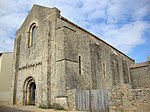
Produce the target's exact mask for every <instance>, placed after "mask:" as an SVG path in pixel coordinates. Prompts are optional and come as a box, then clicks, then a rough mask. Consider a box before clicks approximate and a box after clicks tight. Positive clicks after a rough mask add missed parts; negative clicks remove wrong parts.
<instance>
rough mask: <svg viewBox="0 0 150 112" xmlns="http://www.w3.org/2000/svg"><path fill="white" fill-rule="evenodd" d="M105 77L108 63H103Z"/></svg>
mask: <svg viewBox="0 0 150 112" xmlns="http://www.w3.org/2000/svg"><path fill="white" fill-rule="evenodd" d="M103 75H104V78H105V77H106V63H103Z"/></svg>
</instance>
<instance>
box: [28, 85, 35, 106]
mask: <svg viewBox="0 0 150 112" xmlns="http://www.w3.org/2000/svg"><path fill="white" fill-rule="evenodd" d="M35 90H36V86H35V83H34V82H32V83H31V84H30V86H29V95H28V96H27V97H29V105H35Z"/></svg>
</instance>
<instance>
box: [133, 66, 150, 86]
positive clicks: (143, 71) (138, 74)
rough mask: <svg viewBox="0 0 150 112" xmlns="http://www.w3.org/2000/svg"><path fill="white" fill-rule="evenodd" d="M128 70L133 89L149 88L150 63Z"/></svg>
mask: <svg viewBox="0 0 150 112" xmlns="http://www.w3.org/2000/svg"><path fill="white" fill-rule="evenodd" d="M130 71H131V79H132V87H133V88H134V89H139V88H150V64H149V66H144V67H138V68H131V69H130Z"/></svg>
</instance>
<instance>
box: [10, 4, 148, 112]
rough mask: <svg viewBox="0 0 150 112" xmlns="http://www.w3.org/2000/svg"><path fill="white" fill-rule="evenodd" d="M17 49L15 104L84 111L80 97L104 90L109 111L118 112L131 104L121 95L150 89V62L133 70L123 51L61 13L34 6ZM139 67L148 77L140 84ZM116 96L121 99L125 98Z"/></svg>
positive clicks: (25, 22)
mask: <svg viewBox="0 0 150 112" xmlns="http://www.w3.org/2000/svg"><path fill="white" fill-rule="evenodd" d="M14 45H15V46H14V61H13V75H12V87H11V104H17V105H18V104H19V105H36V106H39V105H41V104H47V103H48V102H50V103H59V104H61V105H63V106H64V107H66V108H67V109H68V110H75V109H76V110H80V109H77V101H76V91H79V90H81V91H82V90H85V91H86V90H97V89H99V90H103V89H105V90H107V92H106V93H107V96H108V100H107V101H106V102H108V103H109V105H108V107H107V108H109V111H111V110H112V111H113V109H116V112H118V110H117V109H118V108H119V109H121V110H125V109H126V105H128V104H130V103H131V101H130V100H129V101H128V100H127V99H128V97H125V94H124V93H125V92H122V91H124V90H127V91H128V92H129V93H130V92H131V91H133V87H134V89H140V88H146V89H148V88H150V61H147V62H145V63H143V64H144V65H145V66H143V64H135V63H134V60H133V59H131V58H130V57H128V56H127V55H125V54H124V53H122V52H121V51H119V50H117V49H116V48H114V47H113V46H111V45H109V44H108V43H106V42H105V41H103V40H101V39H100V38H98V37H96V36H95V35H93V34H91V33H90V32H88V31H86V30H84V29H83V28H81V27H79V26H77V25H76V24H74V23H72V22H71V21H69V20H67V19H66V18H64V17H62V16H61V15H60V11H59V10H58V9H57V8H48V7H44V6H39V5H34V6H33V8H32V9H31V11H30V12H29V14H28V16H27V17H26V19H25V21H24V23H23V24H22V25H21V27H20V28H19V29H18V31H17V33H16V38H15V44H14ZM140 67H142V69H143V67H144V70H143V71H142V72H141V74H142V73H144V72H145V74H144V75H143V77H147V78H144V79H141V81H140V82H141V84H139V82H138V81H139V80H138V81H137V80H134V79H139V77H140V74H139V71H141V70H139V69H141V68H140ZM146 67H147V68H146ZM145 68H146V70H147V71H145ZM136 74H138V75H136ZM145 81H146V82H147V83H145ZM132 85H133V86H132ZM118 91H119V92H120V91H121V92H122V94H123V95H122V96H121V98H120V94H119V95H118V93H119V92H118ZM142 91H144V90H142ZM147 91H148V90H147ZM121 92H120V93H121ZM114 94H115V97H112V96H113V95H114ZM148 95H149V94H148ZM112 98H114V100H115V101H116V102H118V103H117V104H116V103H114V102H113V101H111V99H112ZM119 98H120V100H118V99H119ZM142 98H143V97H142ZM122 99H123V100H122ZM125 100H127V101H125ZM124 101H125V102H124ZM119 102H121V103H119ZM126 102H129V103H127V104H126ZM118 104H120V105H121V106H120V105H119V106H118ZM143 108H145V107H143ZM146 108H148V107H146ZM83 110H84V109H83ZM95 112H96V111H95ZM113 112H115V111H113ZM145 112H146V111H145Z"/></svg>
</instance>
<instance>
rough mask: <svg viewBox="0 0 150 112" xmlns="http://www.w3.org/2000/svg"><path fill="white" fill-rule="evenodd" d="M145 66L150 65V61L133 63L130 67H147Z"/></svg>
mask: <svg viewBox="0 0 150 112" xmlns="http://www.w3.org/2000/svg"><path fill="white" fill-rule="evenodd" d="M145 66H150V61H146V62H141V63H135V64H133V65H131V67H130V68H139V67H145Z"/></svg>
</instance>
